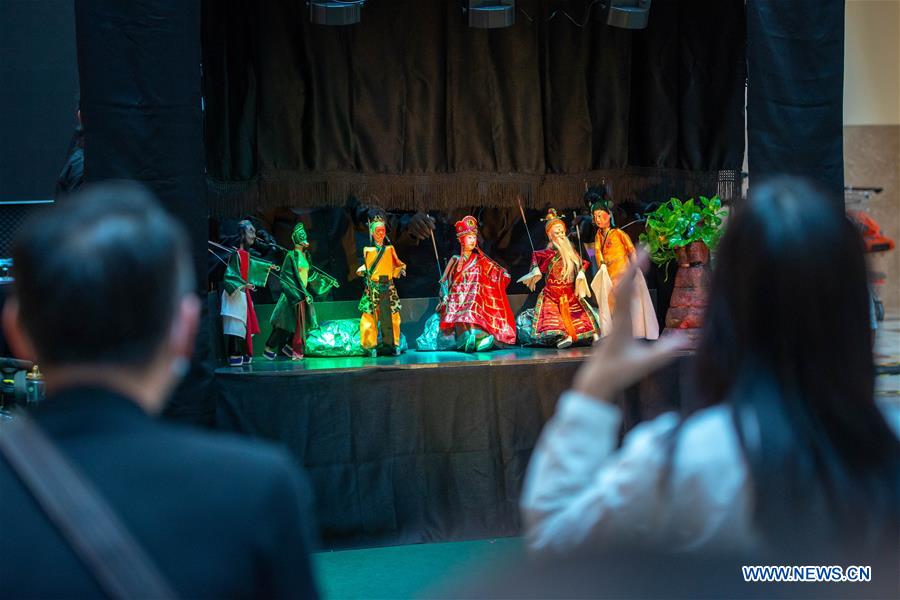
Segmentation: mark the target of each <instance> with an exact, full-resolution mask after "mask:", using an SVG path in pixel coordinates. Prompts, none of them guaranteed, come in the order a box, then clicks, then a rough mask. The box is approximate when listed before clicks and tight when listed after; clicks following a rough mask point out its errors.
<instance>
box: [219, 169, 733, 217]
mask: <svg viewBox="0 0 900 600" xmlns="http://www.w3.org/2000/svg"><path fill="white" fill-rule="evenodd" d="M601 179H606V180H607V182H609V183H610V184H611V185H612V191H613V197H614V199H615V201H616V202H617V203H622V202H642V203H647V202H652V201H665V200H668V199H669V197H671V196H678V197H683V198H689V197H695V196H699V195H703V196H714V195H718V196H719V197H720V198H721V199H722V201H723V202H730V201H734V200H738V199H739V198H740V196H741V177H740V171H739V170H723V171H681V170H677V169H650V168H629V169H610V170H603V171H591V172H588V173H579V174H565V175H557V174H547V175H538V174H535V175H530V174H521V173H510V174H498V173H457V174H436V175H389V174H366V175H363V174H360V173H315V174H301V173H296V172H281V173H271V174H266V175H264V176H260V177H259V178H257V179H256V180H250V181H240V182H228V181H220V180H216V179H213V178H209V177H208V178H207V189H208V192H209V194H208V197H209V207H210V212H211V214H212V215H213V216H216V217H237V216H240V215H245V214H250V213H253V212H255V211H256V210H257V209H271V208H280V207H295V208H299V207H323V206H344V205H345V204H346V202H347V199H348V198H349V197H351V196H356V197H358V198H361V199H363V200H364V201H366V202H367V203H371V204H375V205H379V206H382V207H383V208H385V209H388V210H450V209H454V208H465V207H475V206H483V207H516V206H518V200H519V199H521V202H522V205H523V206H524V207H525V208H533V209H543V208H546V207H548V206H553V207H556V208H559V209H565V208H577V207H581V206H582V196H583V194H584V191H585V188H586V187H587V186H588V185H598V184H599V183H600V181H601Z"/></svg>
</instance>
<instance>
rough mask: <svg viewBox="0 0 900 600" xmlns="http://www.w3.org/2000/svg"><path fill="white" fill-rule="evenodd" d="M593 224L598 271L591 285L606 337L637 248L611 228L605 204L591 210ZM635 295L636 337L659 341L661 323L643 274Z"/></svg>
mask: <svg viewBox="0 0 900 600" xmlns="http://www.w3.org/2000/svg"><path fill="white" fill-rule="evenodd" d="M591 213H592V214H593V216H594V223H595V224H597V225H598V230H597V235H596V236H595V237H594V257H595V259H596V260H597V266H598V268H599V270H598V272H597V275H596V276H595V277H594V280H593V281H592V282H591V289H592V290H593V292H594V294H595V297H596V298H597V306H598V308H599V311H598V312H599V316H600V330H601V335H604V336H605V335H607V334H608V333H609V331H610V328H611V326H612V313H613V311H615V294H614V293H613V290H614V289H615V288H616V287H617V285H618V283H619V280H621V279H622V276H623V275H624V274H625V271H626V270H627V269H628V264H629V263H630V262H631V261H632V260H633V259H634V255H635V249H634V244H633V243H632V242H631V238H630V237H628V234H627V233H625V232H624V231H622V230H621V229H616V228H615V227H611V225H612V215H611V214H610V211H609V209H608V207H607V206H606V205H605V204H601V203H595V204H594V205H593V206H592V207H591ZM634 283H635V285H634V294H633V296H632V298H631V329H632V333H633V334H634V336H635V337H640V338H647V339H648V340H655V339H656V338H658V337H659V323H658V322H657V320H656V312H655V311H654V310H653V303H652V301H651V300H650V290H648V289H647V282H646V281H645V280H644V274H643V273H641V272H640V270H639V271H638V272H637V273H635V280H634Z"/></svg>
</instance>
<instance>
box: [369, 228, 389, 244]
mask: <svg viewBox="0 0 900 600" xmlns="http://www.w3.org/2000/svg"><path fill="white" fill-rule="evenodd" d="M385 236H387V231H386V230H385V228H384V225H379V226H378V227H376V228H375V231H373V232H372V239H373V240H375V243H376V244H377V245H379V246H381V245H382V244H384V238H385Z"/></svg>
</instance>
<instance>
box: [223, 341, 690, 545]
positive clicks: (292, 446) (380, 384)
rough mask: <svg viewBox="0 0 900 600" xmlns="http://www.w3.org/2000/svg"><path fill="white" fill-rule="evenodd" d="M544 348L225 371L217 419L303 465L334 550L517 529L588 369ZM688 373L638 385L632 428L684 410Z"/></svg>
mask: <svg viewBox="0 0 900 600" xmlns="http://www.w3.org/2000/svg"><path fill="white" fill-rule="evenodd" d="M538 352H540V351H538ZM545 352H546V353H547V360H545V361H542V362H537V363H536V362H534V361H529V362H519V363H515V362H511V363H496V364H491V363H485V362H482V363H480V364H473V365H461V364H460V363H450V364H443V365H439V364H438V363H435V364H434V365H431V366H432V367H434V368H425V367H420V368H391V367H385V366H382V367H378V368H366V369H354V370H348V371H342V372H341V371H337V372H336V371H331V372H308V373H302V374H301V373H298V372H297V371H285V372H281V373H271V372H270V373H247V372H244V373H241V372H236V371H230V370H227V369H223V370H221V371H219V372H217V373H216V383H217V386H216V387H217V389H218V390H219V394H218V410H217V426H218V427H220V428H222V429H226V430H232V431H239V432H241V433H244V434H249V435H253V436H256V437H261V438H266V439H270V440H274V441H276V442H278V443H280V444H282V445H283V446H284V447H285V448H286V449H287V450H288V451H289V452H290V453H291V454H292V455H293V456H294V458H295V459H296V461H297V462H298V463H299V464H300V465H302V466H303V467H304V468H305V470H306V471H307V473H308V474H309V476H310V480H311V482H312V485H313V489H314V493H315V497H316V515H317V518H318V522H319V526H320V528H321V537H322V540H323V542H324V546H325V548H330V549H336V548H347V547H360V546H373V545H391V544H408V543H418V542H433V541H450V540H463V539H479V538H486V537H498V536H509V535H516V534H518V533H520V519H519V512H518V500H519V495H520V492H521V489H522V485H523V480H524V475H525V469H526V467H527V465H528V459H529V458H530V457H531V452H532V450H533V448H534V445H535V443H536V442H537V439H538V436H539V435H540V432H541V428H542V427H543V425H544V423H545V422H546V421H547V419H549V418H550V416H551V415H552V414H553V411H554V408H555V405H556V401H557V399H558V398H559V395H560V394H561V393H562V392H563V391H564V390H566V389H567V388H568V387H569V386H570V385H571V382H572V378H573V376H574V374H575V371H576V369H577V368H578V367H579V366H580V365H581V359H578V358H576V359H571V358H570V359H564V358H562V357H558V356H556V352H555V351H552V350H548V351H545ZM445 356H446V355H445ZM307 360H310V359H307ZM311 360H316V359H311ZM436 360H437V358H436ZM689 368H690V367H689V365H688V364H687V363H686V362H684V361H682V362H679V363H677V364H674V365H670V366H669V367H666V368H665V369H663V370H661V371H659V372H657V373H654V374H653V375H651V376H648V377H647V378H646V379H645V380H644V381H642V382H641V383H640V384H639V385H636V386H634V387H633V388H632V389H630V390H628V392H627V393H626V394H625V396H624V398H623V399H622V400H621V406H622V407H623V409H624V410H623V414H624V422H623V427H624V429H628V428H630V427H632V426H634V425H635V424H636V423H638V422H639V421H641V420H645V419H650V418H653V417H655V416H657V415H658V414H660V413H661V412H663V411H665V410H671V409H673V408H678V407H679V406H681V405H682V402H681V393H680V390H681V387H682V385H681V383H680V382H681V380H682V379H683V378H684V377H685V376H686V374H687V373H688V369H689Z"/></svg>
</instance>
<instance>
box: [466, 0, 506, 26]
mask: <svg viewBox="0 0 900 600" xmlns="http://www.w3.org/2000/svg"><path fill="white" fill-rule="evenodd" d="M467 10H468V15H469V27H474V28H476V29H497V28H499V27H511V26H512V25H513V24H514V23H515V22H516V0H469V6H468V9H467Z"/></svg>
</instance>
